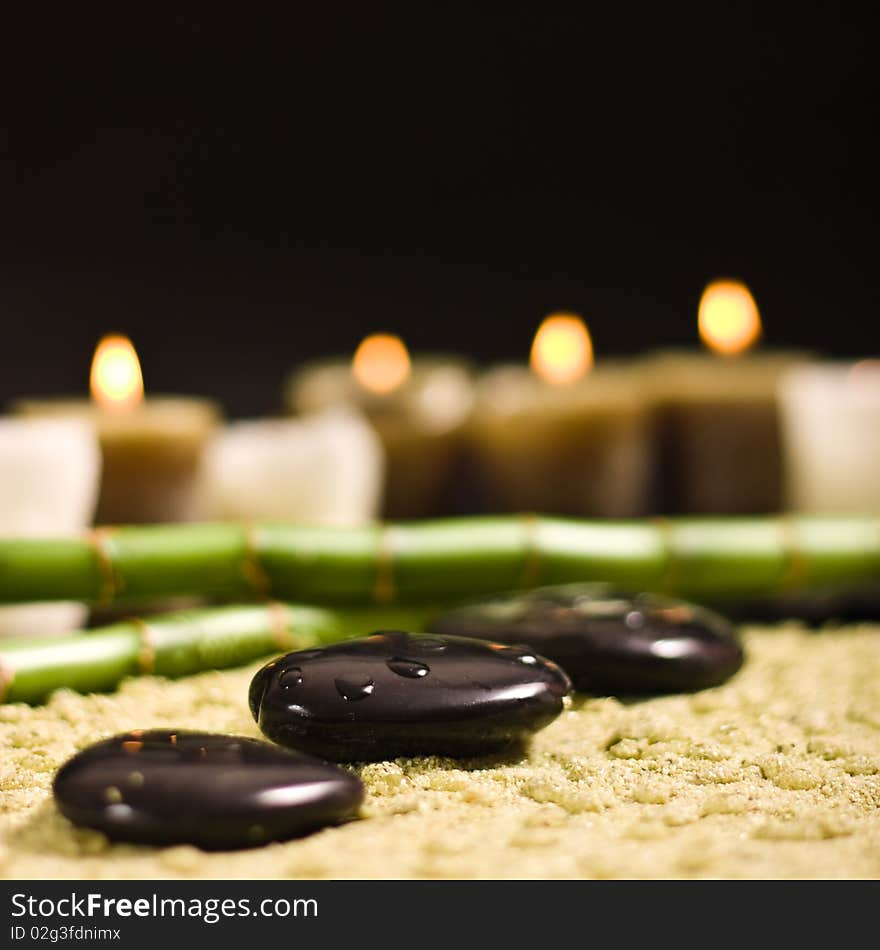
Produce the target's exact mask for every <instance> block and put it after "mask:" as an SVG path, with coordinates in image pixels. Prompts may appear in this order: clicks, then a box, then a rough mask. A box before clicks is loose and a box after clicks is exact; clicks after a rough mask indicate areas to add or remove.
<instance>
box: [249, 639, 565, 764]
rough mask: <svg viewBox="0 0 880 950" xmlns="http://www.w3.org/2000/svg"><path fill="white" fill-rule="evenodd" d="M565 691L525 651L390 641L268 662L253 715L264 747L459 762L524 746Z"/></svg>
mask: <svg viewBox="0 0 880 950" xmlns="http://www.w3.org/2000/svg"><path fill="white" fill-rule="evenodd" d="M294 669H295V670H298V671H299V673H298V676H296V677H294V678H295V679H298V682H297V685H296V686H295V687H293V688H291V687H290V686H289V683H290V682H291V677H290V671H291V670H294ZM570 689H571V683H570V682H569V680H568V677H567V676H566V675H565V674H564V673H563V672H562V670H560V669H559V668H558V667H557V666H556V665H555V664H553V663H550V662H548V661H547V660H545V659H544V658H543V657H539V656H536V655H535V654H534V653H532V651H531V650H528V649H519V648H511V647H510V646H505V645H503V644H497V643H483V642H479V641H476V640H472V639H462V638H458V637H421V636H416V635H411V634H407V633H400V632H397V631H393V632H383V633H377V634H374V635H373V636H370V637H365V638H362V639H358V640H351V641H349V642H345V643H337V644H334V645H333V646H329V647H325V648H324V649H323V650H321V651H319V652H318V651H309V652H308V653H304V652H302V653H289V654H288V655H287V656H285V657H282V658H281V659H280V660H274V661H273V662H271V663H269V664H267V665H266V666H264V667H263V669H262V670H260V672H259V673H257V675H256V676H255V677H254V679H253V681H252V683H251V689H250V706H251V712H252V713H253V714H254V718H255V719H256V720H257V722H258V723H259V725H260V728H261V729H262V730H263V732H264V733H265V734H266V735H267V736H268V737H269V738H270V739H274V740H275V741H276V742H279V743H281V744H282V745H287V746H292V747H293V748H296V749H302V750H304V751H306V752H313V753H315V754H318V755H321V756H323V757H325V758H330V759H335V760H337V761H376V760H379V759H393V758H397V757H399V756H413V755H444V756H456V757H457V756H475V755H483V754H485V753H489V752H497V751H501V750H504V749H507V748H511V747H516V746H519V745H521V744H522V743H524V742H525V741H526V740H527V739H528V738H529V737H530V736H531V734H532V733H533V732H535V731H536V730H538V729H542V728H543V727H544V726H546V725H548V724H549V723H550V722H552V721H553V719H555V718H556V716H558V715H559V713H560V711H561V710H562V707H563V699H564V697H565V696H566V694H567V693H568V692H569V690H570Z"/></svg>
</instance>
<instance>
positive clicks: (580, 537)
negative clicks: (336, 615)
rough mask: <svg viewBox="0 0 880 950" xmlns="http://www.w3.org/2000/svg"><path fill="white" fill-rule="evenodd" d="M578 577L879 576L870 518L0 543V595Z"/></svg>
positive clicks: (356, 593)
mask: <svg viewBox="0 0 880 950" xmlns="http://www.w3.org/2000/svg"><path fill="white" fill-rule="evenodd" d="M590 580H596V581H606V582H609V583H612V584H615V585H617V586H619V587H621V588H623V589H628V590H651V591H655V592H661V593H668V594H674V595H676V596H680V597H688V598H692V599H697V600H699V599H712V600H723V599H725V598H727V599H735V598H742V597H752V596H762V595H768V594H776V593H783V592H788V591H795V590H817V589H833V588H846V587H855V586H858V585H868V584H877V583H880V516H873V517H855V516H848V517H807V516H781V517H767V518H702V519H670V520H664V519H656V520H645V521H578V520H565V519H560V518H544V517H538V516H533V515H521V516H510V517H494V518H462V519H449V520H442V521H426V522H412V523H398V524H387V525H376V526H371V527H364V528H329V527H306V526H302V525H285V524H266V525H251V526H243V525H238V524H231V523H219V524H175V525H158V526H146V527H120V528H99V529H97V530H95V531H93V532H91V533H90V534H88V535H87V536H84V537H82V538H80V539H14V540H0V603H15V602H27V601H46V600H84V601H88V602H90V603H96V604H110V603H113V602H117V601H126V600H147V599H150V598H161V597H167V596H171V595H202V596H209V597H218V598H225V599H242V598H245V597H248V596H251V597H252V596H253V595H255V594H256V595H259V596H264V597H273V598H275V599H279V600H285V601H299V602H308V603H317V604H361V605H363V604H370V603H377V604H389V603H394V602H400V603H417V604H418V603H441V602H449V601H452V600H456V599H461V598H462V597H466V596H476V595H480V594H486V593H492V592H495V591H500V590H508V589H512V588H524V587H533V586H536V585H538V584H542V585H543V584H560V583H568V582H574V581H590Z"/></svg>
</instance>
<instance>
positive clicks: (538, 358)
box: [530, 313, 593, 386]
mask: <svg viewBox="0 0 880 950" xmlns="http://www.w3.org/2000/svg"><path fill="white" fill-rule="evenodd" d="M530 361H531V365H532V369H533V370H534V371H535V372H536V373H537V374H538V375H539V376H540V377H541V378H542V379H544V380H546V381H547V382H548V383H552V384H553V385H554V386H564V385H567V384H568V383H573V382H575V381H576V380H578V379H580V378H581V377H582V376H584V375H585V374H586V373H587V372H588V371H589V370H590V368H591V367H592V365H593V341H592V340H591V339H590V332H589V330H587V326H586V324H585V323H584V321H583V320H581V318H580V317H578V316H576V315H575V314H572V313H554V314H552V315H551V316H549V317H547V318H545V320H544V321H543V323H542V324H541V326H540V327H538V332H537V333H536V334H535V341H534V343H532V353H531V357H530Z"/></svg>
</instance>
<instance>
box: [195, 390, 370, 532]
mask: <svg viewBox="0 0 880 950" xmlns="http://www.w3.org/2000/svg"><path fill="white" fill-rule="evenodd" d="M382 475H383V453H382V446H381V444H380V442H379V438H378V436H377V435H376V434H375V432H374V431H373V429H372V427H371V426H370V425H369V424H368V423H367V421H366V420H365V419H364V418H363V417H362V416H361V415H360V414H358V413H356V412H354V411H350V410H344V409H332V410H327V411H325V412H320V413H315V414H313V415H309V416H304V417H302V418H299V419H262V420H256V421H252V422H237V423H233V424H232V425H230V426H228V427H227V428H226V429H225V430H223V431H221V432H220V434H219V435H218V436H217V437H216V438H215V439H214V441H213V442H212V443H211V444H210V445H209V447H208V450H207V452H206V455H205V459H204V463H203V470H202V500H203V504H204V505H205V508H206V510H205V514H206V516H207V517H210V518H220V519H235V520H247V521H260V520H263V521H302V522H309V523H312V524H326V525H358V524H363V523H365V522H368V521H370V520H372V519H373V518H375V517H376V515H377V512H378V507H379V502H380V499H381V493H382Z"/></svg>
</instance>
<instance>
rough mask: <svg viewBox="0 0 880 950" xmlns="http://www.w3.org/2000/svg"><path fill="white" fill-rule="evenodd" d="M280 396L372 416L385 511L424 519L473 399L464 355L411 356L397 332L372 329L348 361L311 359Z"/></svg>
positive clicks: (442, 485)
mask: <svg viewBox="0 0 880 950" xmlns="http://www.w3.org/2000/svg"><path fill="white" fill-rule="evenodd" d="M285 399H286V402H287V405H288V407H289V408H290V409H291V410H293V411H295V412H299V413H310V412H315V411H317V410H320V409H325V408H327V407H330V406H343V405H344V406H352V407H356V408H357V409H358V410H359V411H360V412H362V413H363V414H364V415H365V416H366V417H367V418H368V419H369V421H370V423H371V424H372V426H373V427H374V428H375V430H376V432H377V433H378V435H379V438H380V440H381V442H382V446H383V449H384V452H385V486H384V493H383V495H384V497H383V504H382V513H383V515H384V516H385V517H387V518H415V517H429V516H432V515H436V514H438V513H439V512H440V511H441V510H442V509H443V505H444V503H445V498H446V497H447V493H448V492H449V491H450V487H451V483H452V481H453V479H454V477H455V473H456V472H457V470H458V463H459V460H460V455H461V451H462V447H463V429H464V424H465V422H466V420H467V418H468V415H469V414H470V411H471V407H472V403H473V387H472V379H471V372H470V369H469V368H468V366H467V365H466V364H465V363H464V362H463V361H461V360H457V359H453V358H449V357H442V356H434V357H432V356H418V357H415V358H412V359H411V358H410V355H409V353H408V351H407V349H406V346H405V344H404V343H403V341H402V340H400V339H399V338H398V337H396V336H391V335H389V334H375V335H373V336H369V337H367V338H366V339H365V340H363V342H362V343H361V344H360V346H359V347H358V348H357V350H356V352H355V354H354V358H353V360H351V361H347V360H346V361H341V360H332V361H328V362H324V363H316V364H313V365H311V366H308V367H305V368H303V369H302V370H301V371H299V372H297V373H295V374H294V375H293V376H292V377H291V378H290V380H289V382H288V385H287V388H286V395H285Z"/></svg>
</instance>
